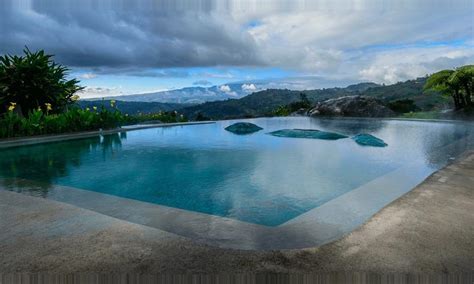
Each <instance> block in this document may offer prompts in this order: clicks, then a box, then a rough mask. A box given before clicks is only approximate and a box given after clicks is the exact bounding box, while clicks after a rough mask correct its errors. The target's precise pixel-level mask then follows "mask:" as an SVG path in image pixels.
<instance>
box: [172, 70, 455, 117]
mask: <svg viewBox="0 0 474 284" xmlns="http://www.w3.org/2000/svg"><path fill="white" fill-rule="evenodd" d="M425 82H426V78H418V79H415V80H409V81H406V82H400V83H396V84H393V85H387V86H381V85H377V84H374V83H360V84H356V85H351V86H348V87H346V88H329V89H318V90H305V91H292V90H278V89H268V90H265V91H260V92H256V93H253V94H251V95H248V96H246V97H243V98H241V99H229V100H225V101H218V102H208V103H204V104H200V105H195V106H191V107H186V108H183V109H182V110H180V112H182V113H184V114H185V115H186V116H187V117H188V118H190V119H194V118H195V117H196V116H197V115H198V114H201V116H204V117H207V118H211V119H232V118H242V117H258V116H266V115H270V114H271V113H272V112H273V111H275V109H277V108H278V107H280V106H286V105H289V104H291V103H294V102H297V101H299V100H300V93H304V94H306V96H307V98H308V99H309V101H310V102H311V103H312V104H315V103H316V102H319V101H324V100H327V99H331V98H337V97H343V96H354V95H364V96H371V97H375V98H378V99H381V100H382V101H384V102H385V103H387V104H388V103H393V102H397V101H400V100H406V99H409V100H413V101H414V103H415V105H416V107H417V109H420V110H422V111H431V110H434V109H443V108H447V107H449V106H450V100H449V99H448V98H445V97H442V96H441V95H439V94H437V93H431V94H427V93H425V92H424V91H423V85H424V84H425Z"/></svg>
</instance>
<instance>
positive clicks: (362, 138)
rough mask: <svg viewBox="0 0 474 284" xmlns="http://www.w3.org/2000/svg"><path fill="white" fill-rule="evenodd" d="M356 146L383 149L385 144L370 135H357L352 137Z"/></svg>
mask: <svg viewBox="0 0 474 284" xmlns="http://www.w3.org/2000/svg"><path fill="white" fill-rule="evenodd" d="M352 140H354V141H355V142H356V143H357V144H359V145H362V146H372V147H385V146H387V143H385V142H384V141H383V140H382V139H380V138H377V137H375V136H372V135H370V134H357V135H356V136H354V137H352Z"/></svg>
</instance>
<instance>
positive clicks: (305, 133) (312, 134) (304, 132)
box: [268, 129, 347, 140]
mask: <svg viewBox="0 0 474 284" xmlns="http://www.w3.org/2000/svg"><path fill="white" fill-rule="evenodd" d="M268 134H270V135H273V136H277V137H288V138H310V139H323V140H337V139H342V138H347V136H346V135H343V134H339V133H334V132H326V131H321V130H316V129H282V130H277V131H273V132H270V133H268Z"/></svg>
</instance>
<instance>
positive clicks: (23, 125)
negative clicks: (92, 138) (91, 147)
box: [0, 108, 126, 138]
mask: <svg viewBox="0 0 474 284" xmlns="http://www.w3.org/2000/svg"><path fill="white" fill-rule="evenodd" d="M125 121H126V119H125V117H124V116H123V115H122V114H121V113H120V112H118V111H114V112H111V111H108V110H106V109H101V110H99V111H90V110H82V109H79V108H74V109H71V110H69V111H67V112H64V113H60V114H47V113H46V112H43V111H42V110H33V111H31V112H30V113H29V114H28V115H27V116H22V115H20V114H18V113H15V112H13V111H9V112H7V113H5V114H4V115H3V117H2V118H1V119H0V138H7V137H21V136H31V135H43V134H54V133H65V132H74V131H87V130H98V129H100V128H102V129H110V128H115V127H118V126H120V125H121V124H123V123H124V122H125Z"/></svg>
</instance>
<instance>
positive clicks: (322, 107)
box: [308, 96, 395, 117]
mask: <svg viewBox="0 0 474 284" xmlns="http://www.w3.org/2000/svg"><path fill="white" fill-rule="evenodd" d="M308 114H309V115H310V116H320V115H321V116H353V117H387V116H394V115H395V113H394V112H393V111H392V110H391V109H389V108H388V107H387V106H385V104H384V103H383V102H382V101H381V100H378V99H375V98H372V97H367V96H347V97H340V98H336V99H329V100H326V101H323V102H319V103H318V104H317V105H316V106H315V107H314V108H312V109H310V110H309V112H308Z"/></svg>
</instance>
